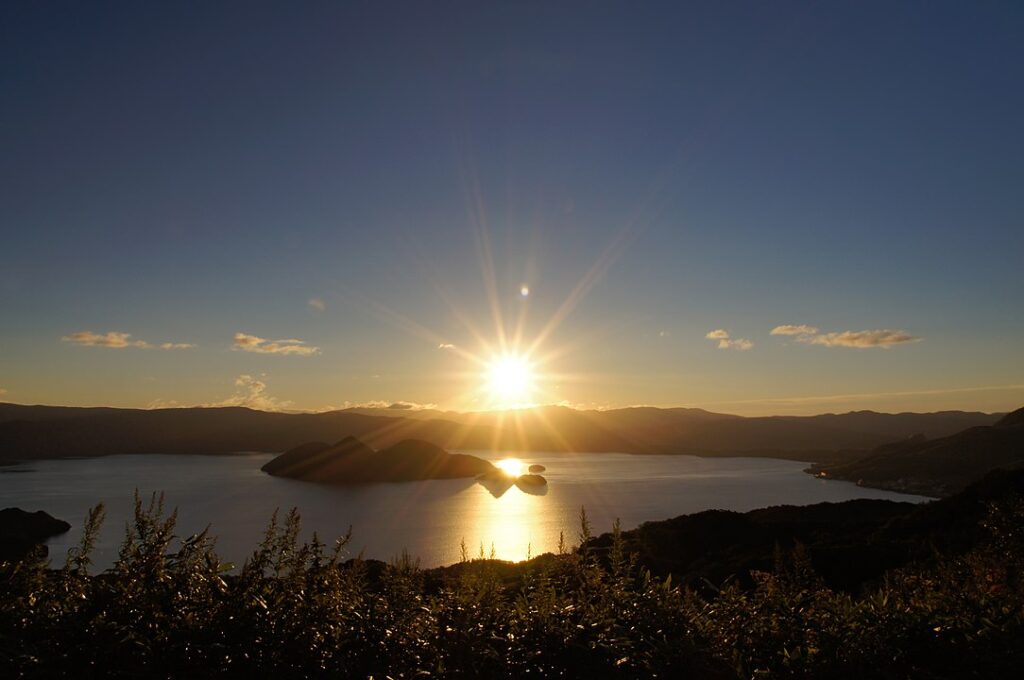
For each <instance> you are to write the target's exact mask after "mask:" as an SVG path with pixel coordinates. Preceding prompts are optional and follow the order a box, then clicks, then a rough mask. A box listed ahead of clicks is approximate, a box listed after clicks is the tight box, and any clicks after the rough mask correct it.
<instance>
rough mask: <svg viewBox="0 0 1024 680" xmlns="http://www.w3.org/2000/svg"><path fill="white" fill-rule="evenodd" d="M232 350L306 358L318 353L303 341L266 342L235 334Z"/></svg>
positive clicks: (250, 336) (247, 335) (251, 336)
mask: <svg viewBox="0 0 1024 680" xmlns="http://www.w3.org/2000/svg"><path fill="white" fill-rule="evenodd" d="M234 348H235V349H237V350H241V351H242V352H255V353H257V354H283V355H295V356H303V357H308V356H312V355H314V354H319V353H320V348H319V347H313V346H311V345H307V344H306V341H305V340H298V339H296V338H288V339H285V340H267V339H265V338H261V337H258V336H255V335H249V334H247V333H235V344H234Z"/></svg>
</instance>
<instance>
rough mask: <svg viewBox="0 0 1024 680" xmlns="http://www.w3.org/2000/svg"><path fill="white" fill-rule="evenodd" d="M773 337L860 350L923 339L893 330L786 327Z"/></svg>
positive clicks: (779, 328)
mask: <svg viewBox="0 0 1024 680" xmlns="http://www.w3.org/2000/svg"><path fill="white" fill-rule="evenodd" d="M772 335H790V336H795V339H796V341H797V342H799V343H802V344H804V345H823V346H825V347H855V348H858V349H871V348H873V347H881V348H883V349H886V348H889V347H892V346H894V345H905V344H907V343H912V342H920V341H921V338H919V337H916V336H913V335H911V334H910V333H908V332H906V331H898V330H891V329H888V328H879V329H875V330H866V331H839V332H833V333H819V332H818V329H817V328H816V327H814V326H807V325H800V326H793V325H785V326H776V327H775V328H773V329H772Z"/></svg>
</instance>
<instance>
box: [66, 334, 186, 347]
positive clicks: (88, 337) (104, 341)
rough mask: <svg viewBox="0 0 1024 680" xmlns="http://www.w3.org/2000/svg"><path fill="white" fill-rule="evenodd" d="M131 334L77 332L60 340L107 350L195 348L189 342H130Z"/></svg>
mask: <svg viewBox="0 0 1024 680" xmlns="http://www.w3.org/2000/svg"><path fill="white" fill-rule="evenodd" d="M131 337H132V334H131V333H122V332H120V331H107V332H106V333H93V332H92V331H78V332H77V333H71V334H70V335H65V336H64V337H62V338H61V340H63V341H64V342H70V343H74V344H76V345H84V346H86V347H107V348H109V349H125V348H128V347H134V348H137V349H192V348H193V347H195V345H194V344H192V343H190V342H162V343H159V344H152V343H149V342H146V341H145V340H132V339H131Z"/></svg>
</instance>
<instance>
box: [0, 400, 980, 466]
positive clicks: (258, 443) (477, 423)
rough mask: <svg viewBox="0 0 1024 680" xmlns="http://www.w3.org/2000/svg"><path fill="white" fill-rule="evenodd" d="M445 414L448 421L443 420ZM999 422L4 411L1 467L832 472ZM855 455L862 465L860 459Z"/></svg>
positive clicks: (546, 413)
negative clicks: (207, 458)
mask: <svg viewBox="0 0 1024 680" xmlns="http://www.w3.org/2000/svg"><path fill="white" fill-rule="evenodd" d="M371 413H372V414H373V415H371ZM414 413H415V416H413V414H414ZM434 414H436V415H437V416H438V417H431V416H432V415H434ZM997 419H998V416H996V415H989V414H984V413H962V412H945V413H927V414H915V413H901V414H880V413H871V412H858V413H848V414H841V415H831V414H829V415H822V416H809V417H781V416H780V417H770V418H743V417H740V416H733V415H725V414H717V413H709V412H707V411H702V410H700V409H657V408H628V409H617V410H610V411H579V410H574V409H570V408H565V407H538V408H535V409H526V410H521V411H510V412H492V413H463V414H455V413H451V412H443V413H442V412H428V413H424V412H412V411H409V410H407V409H382V410H379V411H366V410H354V411H334V412H330V413H268V412H263V411H254V410H252V409H248V408H240V407H236V408H178V409H157V410H138V409H109V408H81V409H80V408H67V407H53V406H20V405H17V404H0V461H3V460H8V461H9V460H24V459H33V458H53V457H70V456H99V455H108V454H118V453H186V454H201V453H229V452H234V451H266V452H279V451H285V450H287V449H289V448H291V447H294V446H296V445H297V444H299V443H301V442H308V441H325V442H327V441H339V440H341V439H342V438H344V437H346V436H354V437H358V438H359V439H361V440H363V441H365V442H366V443H367V444H368V445H370V446H371V447H374V448H384V447H387V446H389V445H391V444H394V443H396V442H398V441H401V440H403V439H421V440H423V441H427V442H430V443H432V444H436V445H437V446H441V447H443V448H446V449H468V450H473V449H481V450H483V449H490V448H492V447H496V448H501V449H505V450H533V451H591V452H604V451H616V452H625V453H646V454H680V453H686V454H695V455H737V454H742V455H768V456H776V457H788V458H795V459H798V460H807V461H829V462H831V461H834V460H836V459H837V458H840V459H842V458H844V457H846V458H849V457H854V456H858V455H860V454H861V453H862V452H864V451H868V450H870V449H872V448H873V447H876V446H878V445H880V444H883V443H885V442H889V441H891V440H892V439H893V438H894V437H896V438H899V437H909V436H911V435H914V434H916V433H918V432H923V433H925V434H926V435H928V436H929V437H935V436H945V435H948V434H952V433H953V432H956V431H958V430H960V429H962V428H963V427H964V424H965V423H966V424H968V425H990V424H992V423H994V422H995V421H996V420H997ZM851 450H852V451H856V453H848V452H849V451H851ZM837 452H838V453H837Z"/></svg>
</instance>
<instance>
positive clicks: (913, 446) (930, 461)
mask: <svg viewBox="0 0 1024 680" xmlns="http://www.w3.org/2000/svg"><path fill="white" fill-rule="evenodd" d="M1021 466H1024V409H1019V410H1017V411H1014V412H1013V413H1010V414H1007V415H1006V416H1004V417H1003V418H1002V419H1000V420H999V421H998V422H997V423H996V424H995V425H992V426H989V427H984V426H983V427H971V428H968V429H966V430H964V431H962V432H958V433H957V434H954V435H952V436H948V437H942V438H939V439H928V438H926V437H922V436H917V437H912V438H910V439H907V440H905V441H902V442H895V443H890V444H886V445H884V446H880V447H878V448H877V449H875V450H874V451H873V452H872V453H871V454H870V455H868V456H865V457H863V458H859V459H856V460H853V461H849V462H845V463H835V464H831V465H818V466H814V467H812V468H811V470H812V471H813V472H816V473H819V474H824V475H827V476H828V477H835V478H838V479H848V480H852V481H857V482H858V483H862V484H864V485H866V486H874V487H880V488H886V489H895V490H898V491H910V492H914V493H923V494H926V495H932V496H944V495H948V494H950V493H952V492H955V491H957V490H959V489H962V488H964V487H965V486H966V485H967V484H969V483H971V482H973V481H975V480H977V479H979V478H980V477H982V476H983V475H985V474H986V473H987V472H989V471H990V470H994V469H996V468H1017V467H1021Z"/></svg>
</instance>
